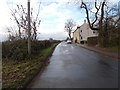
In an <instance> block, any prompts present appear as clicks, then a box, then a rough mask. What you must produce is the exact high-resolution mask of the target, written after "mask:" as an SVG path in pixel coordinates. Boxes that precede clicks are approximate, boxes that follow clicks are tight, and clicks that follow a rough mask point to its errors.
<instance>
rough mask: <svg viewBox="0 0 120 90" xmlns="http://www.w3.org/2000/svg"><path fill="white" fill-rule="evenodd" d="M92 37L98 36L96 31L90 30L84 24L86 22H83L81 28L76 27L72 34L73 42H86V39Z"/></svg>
mask: <svg viewBox="0 0 120 90" xmlns="http://www.w3.org/2000/svg"><path fill="white" fill-rule="evenodd" d="M94 36H98V33H97V31H95V30H91V29H90V27H89V25H88V24H87V23H86V20H84V23H83V24H82V25H81V26H78V27H77V29H76V30H75V31H74V32H73V42H77V43H80V42H81V41H86V40H87V38H88V37H94Z"/></svg>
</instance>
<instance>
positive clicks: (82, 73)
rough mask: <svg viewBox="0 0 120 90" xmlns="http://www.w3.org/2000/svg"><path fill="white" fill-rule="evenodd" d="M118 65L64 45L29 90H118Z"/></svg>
mask: <svg viewBox="0 0 120 90" xmlns="http://www.w3.org/2000/svg"><path fill="white" fill-rule="evenodd" d="M117 87H118V62H117V60H113V59H111V58H108V57H104V56H101V55H99V54H97V53H95V52H92V51H89V50H87V49H84V48H81V47H78V46H76V45H75V44H66V42H62V43H60V44H59V45H58V46H57V47H56V49H55V51H54V53H53V55H52V57H51V58H50V63H49V64H48V66H47V67H46V68H45V70H44V71H43V73H42V74H38V76H37V77H35V79H34V80H33V81H32V82H31V84H30V85H29V86H28V88H117Z"/></svg>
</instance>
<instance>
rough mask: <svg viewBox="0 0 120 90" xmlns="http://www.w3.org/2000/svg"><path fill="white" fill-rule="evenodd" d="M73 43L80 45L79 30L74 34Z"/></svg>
mask: <svg viewBox="0 0 120 90" xmlns="http://www.w3.org/2000/svg"><path fill="white" fill-rule="evenodd" d="M73 42H74V43H80V30H79V28H78V29H76V31H75V32H74V33H73Z"/></svg>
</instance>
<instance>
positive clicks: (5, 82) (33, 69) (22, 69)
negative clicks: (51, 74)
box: [2, 43, 58, 88]
mask: <svg viewBox="0 0 120 90" xmlns="http://www.w3.org/2000/svg"><path fill="white" fill-rule="evenodd" d="M57 45H58V43H54V44H53V45H51V47H49V48H46V49H43V50H41V51H40V52H39V54H38V55H36V56H32V57H34V59H33V58H32V59H31V60H23V61H15V60H9V59H7V60H3V62H2V88H25V87H26V86H27V85H28V83H29V82H30V81H31V80H32V79H33V77H34V76H36V74H37V73H38V72H39V71H40V70H41V69H42V67H43V66H44V65H45V63H46V60H47V59H48V58H49V57H50V56H51V54H52V52H53V50H54V48H55V47H56V46H57Z"/></svg>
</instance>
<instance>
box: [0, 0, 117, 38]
mask: <svg viewBox="0 0 120 90" xmlns="http://www.w3.org/2000/svg"><path fill="white" fill-rule="evenodd" d="M68 1H70V0H31V7H33V9H34V15H36V13H37V10H38V6H39V2H41V7H40V15H39V19H41V24H40V28H39V29H38V32H39V33H40V34H39V35H38V39H42V40H44V39H49V38H53V39H60V40H62V39H66V37H67V33H66V32H65V30H64V25H65V22H66V20H67V19H70V18H72V19H73V20H74V21H75V22H76V24H77V25H81V24H83V21H84V19H85V16H86V15H85V11H84V10H80V8H79V4H73V3H70V4H69V3H68ZM112 1H113V2H117V1H118V0H111V2H112ZM17 4H19V5H23V6H24V7H27V0H0V12H1V13H0V39H1V40H5V39H6V37H7V36H8V35H7V29H6V27H9V26H13V27H14V25H15V23H14V22H13V21H11V20H10V17H11V15H10V9H15V8H16V5H17ZM9 8H10V9H9ZM93 10H94V8H93Z"/></svg>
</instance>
